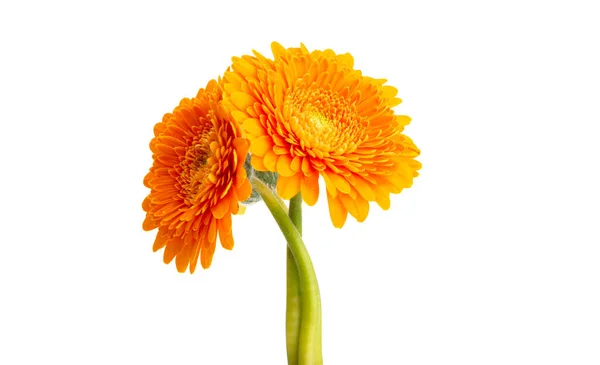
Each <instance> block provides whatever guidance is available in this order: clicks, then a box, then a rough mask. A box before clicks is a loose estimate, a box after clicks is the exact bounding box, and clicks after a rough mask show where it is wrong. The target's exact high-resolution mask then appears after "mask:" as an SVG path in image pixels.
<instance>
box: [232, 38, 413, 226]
mask: <svg viewBox="0 0 600 365" xmlns="http://www.w3.org/2000/svg"><path fill="white" fill-rule="evenodd" d="M272 51H273V55H274V58H275V60H274V61H273V60H270V59H267V58H265V57H264V56H262V55H261V54H259V53H257V52H254V56H248V55H246V56H243V57H241V58H237V57H234V58H233V65H232V67H231V69H230V70H228V71H227V72H226V73H225V75H224V77H223V88H224V92H225V96H224V99H225V100H226V102H227V103H228V106H229V107H230V108H231V110H232V116H233V117H234V119H235V120H236V121H238V122H240V123H242V126H243V128H244V130H245V132H246V136H247V137H248V138H249V139H250V141H251V145H250V151H251V153H252V160H251V161H252V166H253V167H254V168H255V169H257V170H261V171H273V172H277V173H279V180H278V183H277V192H278V194H279V195H280V196H281V197H282V198H283V199H290V198H292V197H293V196H294V195H296V194H297V193H298V192H299V191H301V192H302V197H303V199H304V201H305V202H306V203H307V204H308V205H313V204H315V203H316V201H317V199H318V196H319V184H318V177H319V175H320V176H322V177H323V179H324V181H325V186H326V188H327V200H328V203H329V212H330V215H331V220H332V222H333V225H334V226H335V227H342V226H343V225H344V223H345V222H346V217H347V215H348V213H350V214H351V215H352V216H354V217H355V218H356V219H357V220H358V221H359V222H362V221H363V220H365V219H366V217H367V215H368V212H369V202H370V201H375V202H377V203H378V204H379V206H381V208H383V209H388V208H389V206H390V199H389V195H390V193H395V194H397V193H400V192H401V191H402V189H404V188H408V187H410V186H411V185H412V181H413V178H414V177H416V176H418V173H417V170H418V169H419V168H420V167H421V164H420V163H419V162H417V161H416V160H415V157H417V156H418V155H419V149H418V148H417V147H416V146H415V145H414V143H413V142H412V141H411V139H410V138H408V137H407V136H405V135H403V134H402V133H401V132H402V131H403V129H404V126H406V125H407V124H408V123H409V122H410V118H409V117H408V116H404V115H394V111H393V110H392V107H394V106H396V105H398V104H400V102H401V100H400V99H398V98H396V94H397V92H398V91H397V89H396V88H394V87H392V86H388V85H385V82H386V80H382V79H373V78H371V77H366V76H363V75H362V73H361V72H360V71H358V70H355V69H354V68H353V64H354V59H353V58H352V56H351V55H350V54H342V55H336V54H335V53H334V52H333V51H332V50H329V49H328V50H325V51H313V52H309V51H308V50H307V49H306V47H304V45H301V47H300V48H290V49H285V48H283V47H282V46H281V45H280V44H278V43H273V44H272Z"/></svg>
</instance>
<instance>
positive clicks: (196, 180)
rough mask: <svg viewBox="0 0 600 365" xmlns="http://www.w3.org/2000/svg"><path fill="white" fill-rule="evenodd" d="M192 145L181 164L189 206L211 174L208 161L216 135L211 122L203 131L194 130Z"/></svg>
mask: <svg viewBox="0 0 600 365" xmlns="http://www.w3.org/2000/svg"><path fill="white" fill-rule="evenodd" d="M193 132H195V134H194V136H193V137H192V140H191V144H190V146H189V147H188V148H187V150H186V153H185V158H184V159H183V161H181V162H180V164H179V165H180V167H181V169H182V171H181V173H180V175H179V176H180V181H179V182H180V184H181V192H182V193H183V195H184V197H185V202H186V204H187V205H192V204H193V202H194V200H195V198H196V196H197V195H198V193H199V192H200V188H201V187H202V185H203V184H204V183H205V181H206V179H207V177H208V175H209V174H210V170H211V166H209V164H208V159H209V158H210V157H211V156H212V153H211V150H210V142H211V140H212V138H211V137H214V136H211V135H213V134H214V132H213V130H212V125H211V123H210V122H209V121H207V123H205V124H204V128H203V129H202V130H194V131H193Z"/></svg>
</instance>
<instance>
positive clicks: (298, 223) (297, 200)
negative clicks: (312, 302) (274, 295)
mask: <svg viewBox="0 0 600 365" xmlns="http://www.w3.org/2000/svg"><path fill="white" fill-rule="evenodd" d="M289 217H290V219H291V220H292V223H293V224H294V226H295V227H296V229H297V230H298V233H299V234H300V235H301V236H302V197H301V196H300V194H298V195H296V196H295V197H293V198H292V199H291V200H290V209H289ZM286 256H287V257H286V303H285V304H286V306H285V334H286V337H285V338H286V345H287V358H288V365H298V337H299V334H300V323H301V319H302V306H301V303H300V301H301V296H300V278H299V276H298V265H296V259H294V254H293V253H292V250H291V249H290V248H289V247H287V249H286Z"/></svg>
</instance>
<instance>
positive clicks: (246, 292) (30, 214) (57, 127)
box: [0, 0, 600, 365]
mask: <svg viewBox="0 0 600 365" xmlns="http://www.w3.org/2000/svg"><path fill="white" fill-rule="evenodd" d="M203 3H204V4H203ZM165 4H166V2H165ZM592 4H593V1H589V2H583V1H569V2H567V1H563V2H558V1H544V2H542V1H540V2H534V1H518V2H517V1H515V2H511V1H502V2H495V3H492V2H483V1H473V2H465V1H443V2H442V1H440V2H428V1H418V2H417V1H415V2H412V3H410V4H409V3H405V2H391V1H390V2H389V3H384V2H380V1H374V0H370V1H365V2H357V3H352V2H340V3H335V4H334V3H330V2H326V1H317V2H312V1H297V2H289V3H288V2H275V1H273V2H264V1H246V2H240V3H234V2H225V1H222V2H221V1H211V2H202V1H193V2H188V3H179V2H169V5H168V6H167V5H163V6H157V5H154V4H150V3H148V2H145V3H142V2H140V3H133V2H113V3H111V2H108V1H106V2H97V3H95V4H94V3H92V2H83V1H81V2H72V3H66V2H54V1H52V2H50V1H48V2H37V3H35V2H25V1H20V2H17V1H12V2H11V1H6V2H2V5H0V47H1V48H0V54H1V56H0V64H1V67H0V123H1V129H0V131H1V132H0V136H1V138H0V140H1V142H0V175H1V179H0V187H1V189H0V198H1V202H0V208H1V209H0V215H1V219H0V227H1V233H0V244H1V251H0V363H2V364H51V363H56V364H58V363H60V364H176V363H179V364H181V363H186V364H238V363H244V364H284V363H285V341H284V297H285V292H284V286H285V285H284V283H285V281H284V280H285V278H284V264H285V260H284V258H285V245H284V242H283V240H282V237H281V236H280V233H278V230H277V227H276V225H275V223H274V222H273V220H272V218H271V217H270V216H269V215H268V212H267V210H266V208H265V207H264V206H263V204H262V203H261V204H258V205H254V206H251V207H249V209H248V211H247V213H246V214H245V215H244V216H241V217H236V219H235V220H234V234H235V239H236V246H235V248H234V250H233V251H231V252H229V251H225V250H223V249H218V250H217V252H216V254H215V258H214V261H213V266H212V267H211V268H210V269H209V270H205V271H203V270H199V271H198V272H197V273H196V274H194V275H189V274H178V273H177V272H176V269H175V266H174V265H168V266H167V265H164V264H163V263H162V252H161V253H152V250H151V246H152V243H153V240H154V237H153V236H154V233H147V232H143V231H142V229H141V224H142V221H143V218H144V213H143V211H142V209H141V202H142V200H143V198H144V197H145V196H146V195H147V194H148V190H147V189H146V188H144V187H143V185H142V179H143V177H144V175H145V174H146V172H147V170H148V168H149V167H150V165H151V154H150V151H149V148H148V142H149V141H150V139H151V137H152V128H153V126H154V124H155V123H156V122H158V121H160V119H161V117H162V115H163V114H164V113H166V112H169V111H171V110H172V109H173V108H174V107H175V106H176V105H177V104H178V102H179V100H180V99H181V98H182V97H186V96H188V97H190V96H194V95H195V93H196V91H197V89H198V88H200V87H202V86H204V85H205V84H206V82H207V81H208V80H209V79H211V78H214V77H216V76H218V75H219V74H220V73H221V72H222V71H224V69H225V68H226V67H227V66H228V65H229V62H230V57H231V56H235V55H238V56H239V55H242V54H248V53H250V51H251V50H252V49H256V50H258V51H259V52H261V53H263V54H265V55H268V56H270V49H269V45H270V43H271V41H273V40H277V41H279V42H280V43H282V44H283V45H284V46H286V47H293V46H294V47H295V46H298V44H299V42H304V43H305V44H306V46H307V47H308V48H309V49H311V50H312V49H325V48H332V49H334V50H335V51H336V52H339V53H344V52H350V53H352V54H353V55H354V57H355V60H356V62H355V66H356V68H358V69H361V70H362V71H363V73H364V74H366V75H369V76H373V77H379V78H387V79H388V80H389V84H391V85H394V86H396V87H397V88H398V89H399V94H400V97H401V98H402V99H403V100H404V102H403V103H402V104H401V105H400V106H398V107H397V108H396V110H397V112H398V113H400V114H407V115H410V116H411V117H412V118H413V122H412V124H411V125H410V126H409V127H407V129H406V133H407V134H408V135H409V136H411V137H412V138H413V139H414V141H415V142H416V144H417V145H418V146H419V147H420V148H421V150H422V155H421V157H420V161H422V163H423V166H424V167H423V169H422V171H421V176H420V177H418V178H417V179H416V180H415V185H414V187H413V188H411V189H408V190H405V191H404V192H403V193H402V194H401V195H399V196H394V197H393V199H392V208H391V209H390V210H389V211H387V212H383V211H381V210H380V209H379V208H378V207H376V206H373V207H372V209H371V212H370V214H369V217H368V219H367V221H366V222H365V223H362V224H357V223H356V222H355V221H354V220H353V219H352V218H349V220H348V223H347V224H346V226H345V227H344V228H343V229H341V230H337V229H334V228H333V226H332V225H331V224H330V222H329V217H328V212H327V207H326V204H325V199H323V198H324V197H323V196H322V197H321V201H320V202H319V204H317V206H315V207H313V208H306V209H305V237H306V242H307V245H308V247H309V250H310V252H311V254H312V257H313V260H314V263H315V266H316V270H317V274H318V277H319V280H320V285H321V291H322V298H323V316H324V319H323V321H324V323H323V352H324V358H325V363H326V364H461V365H462V364H599V363H600V291H599V290H600V288H599V286H600V265H599V262H600V248H599V245H600V233H599V226H600V212H599V209H600V208H599V207H600V194H599V188H598V187H599V186H600V179H599V176H598V175H599V174H598V166H599V164H598V159H599V157H600V151H599V147H598V139H599V134H598V124H599V122H600V112H599V99H600V71H599V70H600V67H599V65H600V56H599V53H598V52H599V48H598V45H599V39H598V34H600V27H599V23H598V11H597V10H594V9H593V7H592Z"/></svg>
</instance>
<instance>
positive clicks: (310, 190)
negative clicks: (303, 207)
mask: <svg viewBox="0 0 600 365" xmlns="http://www.w3.org/2000/svg"><path fill="white" fill-rule="evenodd" d="M300 189H301V191H302V199H303V200H304V202H305V203H306V204H308V205H309V206H313V205H315V203H316V202H317V200H318V199H319V175H318V174H313V175H310V176H304V178H303V179H302V182H301V184H300Z"/></svg>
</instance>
